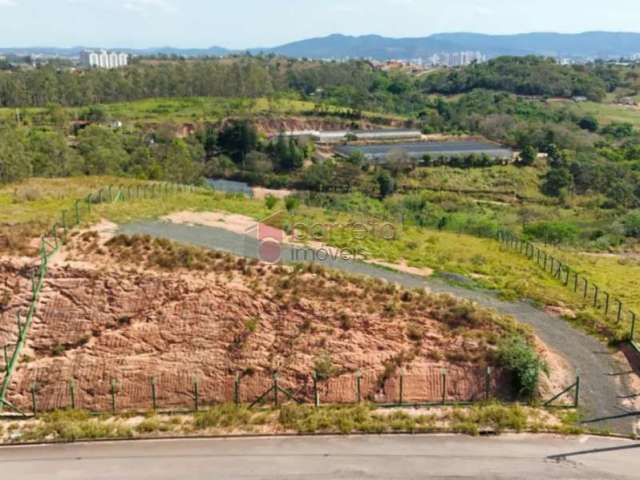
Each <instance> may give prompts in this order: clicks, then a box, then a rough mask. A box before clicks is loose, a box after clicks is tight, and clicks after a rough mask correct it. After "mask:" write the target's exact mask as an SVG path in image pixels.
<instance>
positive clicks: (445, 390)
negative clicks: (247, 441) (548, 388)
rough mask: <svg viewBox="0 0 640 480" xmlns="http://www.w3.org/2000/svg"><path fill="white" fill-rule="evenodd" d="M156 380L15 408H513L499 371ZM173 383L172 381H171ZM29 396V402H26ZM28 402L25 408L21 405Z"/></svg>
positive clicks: (565, 397) (42, 392)
mask: <svg viewBox="0 0 640 480" xmlns="http://www.w3.org/2000/svg"><path fill="white" fill-rule="evenodd" d="M164 375H165V374H161V376H159V377H156V376H150V377H145V378H139V379H136V380H132V379H126V377H110V378H109V377H107V378H105V379H103V380H101V381H98V382H97V383H94V384H90V385H87V384H86V383H83V382H82V381H81V380H78V379H75V378H71V379H69V380H68V381H55V382H53V383H38V382H37V381H36V380H34V381H33V382H31V383H30V391H25V392H21V393H22V395H21V396H20V397H21V398H22V403H21V405H20V406H21V407H22V408H24V409H25V410H27V411H30V412H31V414H32V415H34V416H36V415H37V414H38V413H42V412H46V411H55V410H62V409H76V408H81V409H84V410H87V411H90V412H94V413H106V412H108V413H112V414H116V413H125V412H126V413H131V412H147V411H150V410H152V411H162V412H186V411H196V412H197V411H198V410H199V409H200V408H203V407H207V406H211V405H217V404H223V403H233V404H235V405H237V406H239V405H244V406H247V407H248V408H253V407H256V406H267V405H273V406H275V407H278V406H281V405H282V404H285V403H298V404H307V405H314V406H316V407H319V406H320V405H321V404H326V405H354V404H360V403H363V402H366V403H369V404H372V405H375V406H377V407H379V408H429V407H444V406H471V405H476V404H482V403H486V402H490V401H503V402H507V403H509V402H513V401H514V400H515V399H516V397H514V392H513V391H512V388H511V384H510V383H509V379H510V378H511V377H510V376H509V374H508V372H506V371H505V370H502V369H492V368H486V369H482V368H468V369H463V368H459V370H458V371H457V372H453V371H450V369H446V368H441V367H438V366H434V367H432V368H431V369H430V371H425V372H423V373H422V374H420V375H417V374H410V375H407V374H404V373H400V374H397V375H393V376H390V377H389V378H387V379H386V380H385V381H384V384H383V385H380V384H379V379H378V376H377V375H375V374H373V373H372V372H368V373H365V374H362V373H360V372H359V371H358V372H355V373H349V374H343V375H340V376H335V377H328V378H327V377H323V376H322V375H320V374H318V373H317V372H312V373H311V374H310V375H300V374H296V375H295V377H291V376H288V377H281V376H280V375H279V374H278V373H277V372H274V373H269V372H254V373H252V374H249V375H246V376H245V375H242V374H239V373H238V374H236V375H227V376H224V377H222V378H215V379H213V378H201V377H198V376H196V375H194V376H185V377H183V378H182V380H183V381H181V382H179V383H178V384H176V383H174V382H172V381H171V379H169V378H166V377H165V376H164ZM174 380H175V379H174ZM579 394H580V379H579V377H578V378H577V379H576V382H575V383H574V384H572V385H571V386H569V387H567V388H565V389H563V390H562V391H561V392H560V393H558V394H557V395H553V397H551V398H550V399H548V400H546V401H545V400H544V399H543V400H540V401H539V402H535V403H534V404H539V405H542V406H543V407H546V408H577V407H578V406H579ZM29 397H30V399H29ZM29 400H30V405H29V403H28V402H29Z"/></svg>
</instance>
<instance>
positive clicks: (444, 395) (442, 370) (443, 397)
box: [440, 368, 447, 405]
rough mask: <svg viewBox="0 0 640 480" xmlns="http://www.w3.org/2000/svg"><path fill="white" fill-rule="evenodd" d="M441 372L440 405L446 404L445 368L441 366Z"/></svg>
mask: <svg viewBox="0 0 640 480" xmlns="http://www.w3.org/2000/svg"><path fill="white" fill-rule="evenodd" d="M440 373H441V374H442V405H446V403H447V369H446V368H443V369H441V370H440Z"/></svg>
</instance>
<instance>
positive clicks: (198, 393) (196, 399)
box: [193, 378, 200, 412]
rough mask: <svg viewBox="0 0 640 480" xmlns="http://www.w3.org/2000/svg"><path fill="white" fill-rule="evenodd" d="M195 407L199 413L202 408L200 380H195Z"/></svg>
mask: <svg viewBox="0 0 640 480" xmlns="http://www.w3.org/2000/svg"><path fill="white" fill-rule="evenodd" d="M193 402H194V404H193V406H194V410H195V411H196V412H197V411H198V410H199V408H200V391H199V388H198V379H197V378H194V379H193Z"/></svg>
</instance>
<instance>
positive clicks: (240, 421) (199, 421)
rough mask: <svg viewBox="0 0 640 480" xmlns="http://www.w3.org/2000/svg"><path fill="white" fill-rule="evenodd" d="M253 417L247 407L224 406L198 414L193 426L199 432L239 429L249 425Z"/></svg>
mask: <svg viewBox="0 0 640 480" xmlns="http://www.w3.org/2000/svg"><path fill="white" fill-rule="evenodd" d="M251 416H252V413H251V411H250V410H249V409H248V408H247V407H243V406H239V407H237V406H235V405H232V404H224V405H217V406H215V407H211V408H209V409H208V410H204V411H201V412H197V413H196V414H195V415H194V419H193V424H194V426H195V427H196V428H197V429H199V430H204V429H207V428H229V427H238V426H242V425H247V424H248V423H249V421H250V420H251Z"/></svg>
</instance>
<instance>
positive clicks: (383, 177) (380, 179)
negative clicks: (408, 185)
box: [376, 170, 396, 198]
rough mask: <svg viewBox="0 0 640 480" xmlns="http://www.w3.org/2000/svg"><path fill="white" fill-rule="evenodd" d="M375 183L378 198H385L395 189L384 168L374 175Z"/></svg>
mask: <svg viewBox="0 0 640 480" xmlns="http://www.w3.org/2000/svg"><path fill="white" fill-rule="evenodd" d="M376 183H377V184H378V190H379V192H380V198H386V197H388V196H389V195H391V194H392V193H393V192H394V191H395V188H396V187H395V182H394V181H393V178H392V177H391V175H389V172H387V171H386V170H380V172H379V173H378V175H376Z"/></svg>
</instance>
